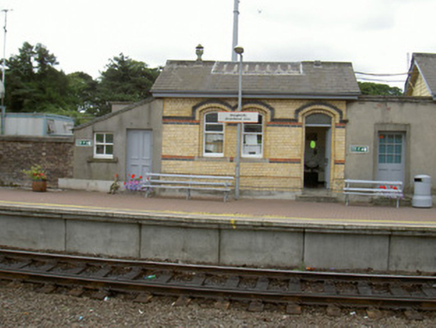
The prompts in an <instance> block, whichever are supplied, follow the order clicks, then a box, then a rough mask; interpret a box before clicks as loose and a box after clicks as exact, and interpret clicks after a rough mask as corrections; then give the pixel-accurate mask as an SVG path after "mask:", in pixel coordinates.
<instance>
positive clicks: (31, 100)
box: [5, 42, 159, 123]
mask: <svg viewBox="0 0 436 328" xmlns="http://www.w3.org/2000/svg"><path fill="white" fill-rule="evenodd" d="M6 64H7V66H8V70H7V71H6V97H5V105H6V107H7V109H8V111H12V112H46V113H52V114H59V115H66V116H70V117H74V118H76V123H82V122H84V121H85V120H87V119H89V116H92V117H95V116H100V115H104V114H106V113H108V112H110V104H109V102H111V101H129V102H136V101H139V100H142V99H145V98H147V97H149V96H150V92H149V91H150V88H151V86H152V85H153V83H154V81H155V80H156V78H157V76H158V75H159V70H158V69H151V68H148V66H147V64H145V63H143V62H141V61H136V60H133V59H130V58H129V57H127V56H124V55H123V54H122V53H121V54H120V55H119V56H118V57H114V58H113V59H111V60H110V61H109V64H108V65H107V66H106V70H105V71H104V72H102V73H101V77H100V79H99V80H94V79H93V78H92V77H91V76H90V75H88V74H86V73H84V72H75V73H71V74H69V75H66V74H65V73H64V72H63V71H62V70H57V69H56V67H55V66H57V65H58V64H59V63H58V61H57V59H56V56H55V55H54V54H52V53H50V52H49V51H48V49H47V48H46V47H45V46H43V45H41V44H39V43H38V44H37V45H36V46H33V45H31V44H30V43H28V42H25V43H23V46H22V47H21V48H20V49H19V52H18V55H15V56H11V57H10V58H9V60H7V63H6Z"/></svg>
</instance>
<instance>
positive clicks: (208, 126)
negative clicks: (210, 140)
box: [206, 124, 223, 132]
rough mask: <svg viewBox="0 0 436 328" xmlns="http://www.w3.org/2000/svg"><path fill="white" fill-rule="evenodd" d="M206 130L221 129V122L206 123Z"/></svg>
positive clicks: (219, 130) (220, 130)
mask: <svg viewBox="0 0 436 328" xmlns="http://www.w3.org/2000/svg"><path fill="white" fill-rule="evenodd" d="M206 131H218V132H222V131H223V126H222V124H206Z"/></svg>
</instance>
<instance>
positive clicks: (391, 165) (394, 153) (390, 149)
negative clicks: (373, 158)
mask: <svg viewBox="0 0 436 328" xmlns="http://www.w3.org/2000/svg"><path fill="white" fill-rule="evenodd" d="M404 139H405V138H404V133H398V132H380V133H379V135H378V158H377V160H378V166H377V180H381V181H403V182H404V162H405V159H404Z"/></svg>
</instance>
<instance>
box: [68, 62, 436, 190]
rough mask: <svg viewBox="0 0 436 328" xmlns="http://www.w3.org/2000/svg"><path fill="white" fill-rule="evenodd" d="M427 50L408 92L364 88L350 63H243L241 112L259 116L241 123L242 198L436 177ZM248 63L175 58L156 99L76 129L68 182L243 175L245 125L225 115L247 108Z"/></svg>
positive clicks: (435, 107) (434, 110) (414, 67)
mask: <svg viewBox="0 0 436 328" xmlns="http://www.w3.org/2000/svg"><path fill="white" fill-rule="evenodd" d="M427 57H430V59H431V60H435V58H436V55H428V54H427ZM427 57H426V56H421V55H419V54H415V55H414V57H413V59H412V63H411V74H409V79H408V81H407V85H406V88H405V95H406V96H404V97H370V96H362V95H361V94H360V89H359V87H358V84H357V81H356V78H355V74H354V70H353V67H352V64H351V63H347V62H321V61H306V62H244V63H243V67H242V105H241V111H242V112H250V113H256V114H257V120H256V121H252V122H250V123H242V129H241V145H240V146H241V148H240V149H241V153H240V190H241V195H242V197H244V196H248V197H250V196H260V197H262V196H263V197H266V196H274V197H284V198H289V197H291V198H292V197H294V196H295V195H298V194H301V192H302V191H304V190H305V189H313V188H316V189H319V190H322V189H324V190H326V191H328V192H329V193H332V194H337V195H339V194H340V193H341V192H342V188H343V184H344V179H347V178H348V179H366V180H401V181H403V182H404V185H405V191H406V193H407V192H412V189H413V177H414V176H415V175H417V174H427V175H430V176H432V177H434V178H435V179H436V167H435V166H434V165H433V163H434V162H435V161H436V151H435V148H434V145H433V140H434V139H435V138H434V136H435V129H434V126H435V125H434V122H436V104H435V98H434V93H432V90H436V88H435V89H432V88H433V86H432V84H430V83H429V82H428V81H427V76H432V75H431V73H430V72H436V65H435V63H433V64H428V65H427V66H426V65H424V64H423V62H422V58H424V60H426V59H428V58H427ZM427 62H428V60H427V61H426V63H427ZM423 67H425V69H427V71H425V69H423ZM238 70H239V63H237V62H220V61H203V60H202V59H201V58H198V59H197V60H193V61H168V62H167V64H166V66H165V67H164V69H163V71H162V72H161V74H160V76H159V77H158V79H157V80H156V82H155V84H154V86H153V88H152V90H151V92H152V94H153V98H151V99H148V100H144V101H143V102H141V103H137V104H131V105H128V106H124V107H121V109H118V108H116V107H115V108H114V111H113V112H112V113H111V114H108V115H106V116H103V117H101V118H98V119H96V120H95V121H93V122H90V123H88V124H85V125H82V126H79V127H77V128H76V129H75V139H76V141H75V142H76V146H75V153H74V177H73V179H65V181H63V184H64V186H66V187H73V184H74V185H76V186H82V187H83V186H84V185H86V186H88V187H89V185H90V184H92V183H91V181H94V182H95V183H97V182H98V181H106V182H107V183H108V184H110V183H111V182H112V180H113V176H114V175H115V174H118V175H119V176H120V179H121V180H123V179H127V177H128V175H131V174H135V175H137V176H140V175H143V174H144V173H145V172H158V173H174V174H176V173H177V174H194V175H224V176H234V175H235V165H236V163H235V158H236V149H237V145H236V140H237V137H236V132H237V124H236V123H225V122H222V121H220V120H219V119H218V117H219V116H220V114H219V113H231V112H236V111H238V77H239V71H238ZM428 74H430V75H428ZM435 76H436V74H435ZM435 81H436V79H435ZM419 88H421V89H423V90H424V91H425V89H427V92H429V93H428V94H427V93H420V94H417V91H416V90H417V89H419ZM67 180H68V181H67ZM432 184H433V190H434V189H436V188H435V181H433V182H432Z"/></svg>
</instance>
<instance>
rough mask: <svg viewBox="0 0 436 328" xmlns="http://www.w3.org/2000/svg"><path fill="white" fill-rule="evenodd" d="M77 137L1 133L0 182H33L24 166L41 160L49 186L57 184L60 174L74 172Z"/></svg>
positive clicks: (62, 175) (25, 185)
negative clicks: (25, 171)
mask: <svg viewBox="0 0 436 328" xmlns="http://www.w3.org/2000/svg"><path fill="white" fill-rule="evenodd" d="M73 151H74V137H27V136H0V186H21V187H27V186H30V185H31V180H29V179H28V178H26V176H25V175H24V174H23V173H22V170H24V169H26V170H27V169H29V168H30V166H31V165H34V164H40V165H41V166H42V167H43V168H44V169H45V170H46V171H47V176H48V181H47V186H48V187H49V188H57V187H58V179H59V178H71V177H72V176H73Z"/></svg>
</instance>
